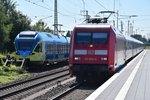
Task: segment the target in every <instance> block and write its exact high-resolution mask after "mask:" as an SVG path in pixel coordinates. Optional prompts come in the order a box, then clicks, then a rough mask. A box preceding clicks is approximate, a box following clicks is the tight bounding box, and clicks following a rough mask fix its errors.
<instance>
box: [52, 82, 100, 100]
mask: <svg viewBox="0 0 150 100" xmlns="http://www.w3.org/2000/svg"><path fill="white" fill-rule="evenodd" d="M96 88H97V87H94V88H93V87H92V88H91V87H90V86H88V85H87V83H86V82H82V83H76V84H74V85H72V86H71V87H70V88H68V89H66V90H65V91H64V92H62V93H59V94H58V95H56V96H55V97H52V98H50V100H83V99H85V98H86V97H87V96H88V95H90V94H91V93H92V92H93V91H94V90H96Z"/></svg>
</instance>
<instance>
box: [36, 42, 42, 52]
mask: <svg viewBox="0 0 150 100" xmlns="http://www.w3.org/2000/svg"><path fill="white" fill-rule="evenodd" d="M34 51H35V52H42V43H40V44H38V45H37V46H36V48H35V50H34Z"/></svg>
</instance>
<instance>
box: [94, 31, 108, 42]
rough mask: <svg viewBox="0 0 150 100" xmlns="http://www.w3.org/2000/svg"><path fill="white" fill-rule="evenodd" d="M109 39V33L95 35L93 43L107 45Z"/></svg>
mask: <svg viewBox="0 0 150 100" xmlns="http://www.w3.org/2000/svg"><path fill="white" fill-rule="evenodd" d="M107 37H108V33H93V36H92V43H94V44H95V43H96V44H97V43H106V42H107V39H108V38H107Z"/></svg>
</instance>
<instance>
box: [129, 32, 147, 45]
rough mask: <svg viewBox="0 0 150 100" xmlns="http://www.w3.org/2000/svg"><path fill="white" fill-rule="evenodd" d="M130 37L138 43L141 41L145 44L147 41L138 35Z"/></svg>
mask: <svg viewBox="0 0 150 100" xmlns="http://www.w3.org/2000/svg"><path fill="white" fill-rule="evenodd" d="M131 37H133V38H135V39H137V40H139V41H142V42H144V43H147V39H146V38H145V37H142V35H140V34H135V35H131Z"/></svg>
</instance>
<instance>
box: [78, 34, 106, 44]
mask: <svg viewBox="0 0 150 100" xmlns="http://www.w3.org/2000/svg"><path fill="white" fill-rule="evenodd" d="M107 40H108V33H106V32H94V33H83V32H82V33H77V34H76V43H77V44H83V43H84V44H104V43H106V42H107Z"/></svg>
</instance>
